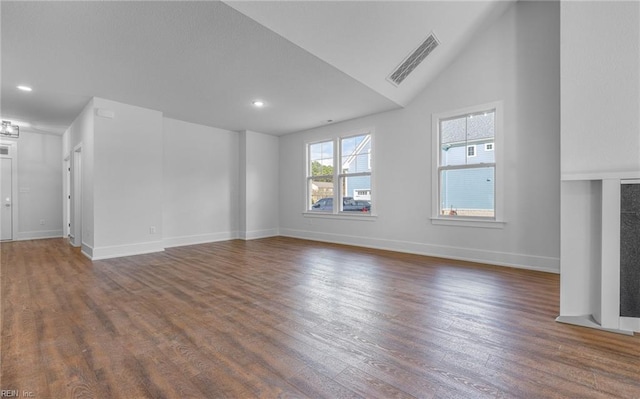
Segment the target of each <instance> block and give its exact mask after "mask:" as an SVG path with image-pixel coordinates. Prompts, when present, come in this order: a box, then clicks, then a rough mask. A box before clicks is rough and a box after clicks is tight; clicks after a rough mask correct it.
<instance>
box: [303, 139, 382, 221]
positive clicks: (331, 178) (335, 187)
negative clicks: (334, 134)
mask: <svg viewBox="0 0 640 399" xmlns="http://www.w3.org/2000/svg"><path fill="white" fill-rule="evenodd" d="M307 151H308V154H307V159H308V165H307V206H306V210H307V211H311V212H325V213H331V214H336V213H338V214H342V213H347V212H348V214H351V215H354V214H355V212H358V213H360V214H370V213H371V134H369V133H366V134H359V135H355V136H347V137H340V138H337V139H335V140H330V141H323V142H319V143H312V144H308V145H307ZM338 198H340V199H341V200H336V199H338Z"/></svg>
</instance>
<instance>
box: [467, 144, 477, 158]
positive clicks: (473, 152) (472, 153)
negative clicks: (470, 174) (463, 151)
mask: <svg viewBox="0 0 640 399" xmlns="http://www.w3.org/2000/svg"><path fill="white" fill-rule="evenodd" d="M467 156H468V157H470V158H471V157H475V156H476V146H475V145H469V146H467Z"/></svg>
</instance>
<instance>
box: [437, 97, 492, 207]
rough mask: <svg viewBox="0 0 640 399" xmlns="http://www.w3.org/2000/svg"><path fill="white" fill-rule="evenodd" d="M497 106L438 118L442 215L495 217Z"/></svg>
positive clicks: (439, 193)
mask: <svg viewBox="0 0 640 399" xmlns="http://www.w3.org/2000/svg"><path fill="white" fill-rule="evenodd" d="M495 114H496V110H495V109H487V110H481V111H478V112H473V113H467V114H463V115H456V116H453V117H447V118H442V119H439V120H438V148H439V156H438V182H439V187H438V200H439V209H438V214H439V215H440V216H454V217H455V216H465V217H478V218H495V198H496V196H495V191H496V190H495V176H496V158H495V151H494V140H495V125H496V124H495Z"/></svg>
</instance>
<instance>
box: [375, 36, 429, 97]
mask: <svg viewBox="0 0 640 399" xmlns="http://www.w3.org/2000/svg"><path fill="white" fill-rule="evenodd" d="M438 44H440V42H439V41H438V38H436V35H434V34H433V32H431V34H430V35H429V37H427V38H426V39H425V40H424V41H423V42H422V43H421V44H420V45H419V46H418V48H417V49H415V50H414V51H413V53H411V54H409V56H407V58H405V59H404V61H402V64H400V66H399V67H397V68H396V69H395V71H393V72H392V73H391V75H389V76H388V77H387V80H388V81H389V82H391V83H392V84H394V85H395V86H399V85H400V83H402V81H403V80H404V79H405V78H406V77H407V76H409V74H410V73H411V72H413V70H414V69H416V67H417V66H418V65H420V63H421V62H422V61H424V59H425V58H427V56H428V55H429V54H431V52H432V51H433V50H434V49H435V48H436V47H438Z"/></svg>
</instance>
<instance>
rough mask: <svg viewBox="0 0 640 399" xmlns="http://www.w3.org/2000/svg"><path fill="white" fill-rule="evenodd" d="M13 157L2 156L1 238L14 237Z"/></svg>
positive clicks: (0, 181) (0, 186)
mask: <svg viewBox="0 0 640 399" xmlns="http://www.w3.org/2000/svg"><path fill="white" fill-rule="evenodd" d="M11 167H12V159H11V158H0V240H12V239H13V210H12V207H13V194H12V186H13V182H12V176H13V173H12V170H11Z"/></svg>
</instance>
